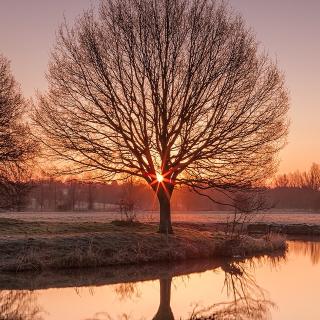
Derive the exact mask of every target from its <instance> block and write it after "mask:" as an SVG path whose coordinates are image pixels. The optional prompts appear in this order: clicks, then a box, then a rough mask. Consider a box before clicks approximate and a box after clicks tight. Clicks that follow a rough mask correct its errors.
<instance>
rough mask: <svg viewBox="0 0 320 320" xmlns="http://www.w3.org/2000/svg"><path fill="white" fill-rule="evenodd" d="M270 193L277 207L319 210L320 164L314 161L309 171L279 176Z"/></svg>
mask: <svg viewBox="0 0 320 320" xmlns="http://www.w3.org/2000/svg"><path fill="white" fill-rule="evenodd" d="M268 193H269V198H271V199H272V201H273V202H274V205H275V207H276V208H279V209H286V208H288V209H292V208H294V209H302V210H305V209H308V210H314V211H319V210H320V165H319V164H316V163H314V164H312V166H311V168H310V169H309V171H304V172H300V171H295V172H293V173H289V174H282V175H279V176H277V177H276V178H275V180H274V187H273V188H272V189H271V190H269V192H268Z"/></svg>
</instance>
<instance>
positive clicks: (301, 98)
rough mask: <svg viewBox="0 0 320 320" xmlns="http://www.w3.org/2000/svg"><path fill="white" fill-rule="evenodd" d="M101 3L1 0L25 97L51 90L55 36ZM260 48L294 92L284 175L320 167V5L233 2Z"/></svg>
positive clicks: (5, 40)
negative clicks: (49, 76)
mask: <svg viewBox="0 0 320 320" xmlns="http://www.w3.org/2000/svg"><path fill="white" fill-rule="evenodd" d="M95 3H96V0H0V53H2V54H3V55H5V56H6V57H7V58H9V59H10V60H11V67H12V70H13V73H14V76H15V77H16V80H17V81H18V82H19V83H20V84H21V88H22V91H23V93H24V95H25V96H26V97H33V96H34V95H35V92H36V90H40V91H43V90H45V89H46V85H47V84H46V80H45V72H46V70H47V64H48V59H49V55H50V50H51V49H52V47H53V46H54V42H55V33H56V31H57V28H58V26H59V25H60V23H61V22H62V21H63V19H64V17H65V18H66V19H67V21H68V22H70V23H72V21H73V20H74V19H75V18H76V17H77V16H78V15H79V14H81V13H82V12H83V11H84V10H85V9H86V8H89V7H90V6H91V5H92V4H93V5H94V4H95ZM229 3H230V5H231V6H232V7H233V9H234V10H235V11H236V12H238V13H240V14H241V15H242V16H243V17H244V19H245V20H246V22H247V25H248V26H249V27H251V28H252V29H253V30H254V32H255V34H256V37H257V39H258V40H259V42H260V43H261V48H262V49H263V50H265V51H267V52H268V54H269V55H270V57H271V58H272V59H275V60H277V62H278V65H279V68H280V69H281V70H282V71H283V72H284V74H285V77H286V84H287V88H288V90H289V92H290V106H291V108H290V112H289V117H290V122H291V125H290V133H289V136H288V144H287V146H286V147H285V148H284V149H283V150H282V151H281V153H280V154H279V160H280V167H279V171H280V172H281V173H284V172H290V171H294V170H305V169H308V168H309V167H310V165H311V164H312V163H313V162H317V163H320V40H319V39H320V38H319V35H320V1H319V0H268V1H266V0H229Z"/></svg>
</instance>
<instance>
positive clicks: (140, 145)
mask: <svg viewBox="0 0 320 320" xmlns="http://www.w3.org/2000/svg"><path fill="white" fill-rule="evenodd" d="M47 77H48V81H49V90H48V92H47V93H46V94H43V95H42V96H40V97H39V104H38V107H37V108H36V116H35V120H36V123H37V125H38V127H39V129H40V132H39V134H40V135H41V136H42V140H43V142H44V144H45V145H46V146H47V149H49V150H51V151H53V153H54V154H55V155H56V156H58V158H60V159H63V160H64V161H67V162H70V163H71V164H72V166H70V165H69V164H67V162H63V166H64V167H65V169H66V168H67V169H66V171H68V172H70V170H71V169H72V172H73V173H79V172H84V171H91V172H96V174H97V176H99V177H100V178H102V177H103V178H104V179H106V180H108V179H115V178H120V177H124V176H135V177H138V178H141V179H144V180H145V181H146V182H147V183H148V184H149V185H150V186H151V187H152V189H153V190H154V191H155V193H156V196H157V197H158V199H159V203H160V232H172V228H171V218H170V198H171V195H172V193H173V191H174V188H175V186H176V185H179V184H185V185H189V186H190V187H192V188H195V189H197V190H198V191H199V192H201V190H202V189H205V188H217V189H221V190H231V189H234V188H248V187H250V186H253V185H256V184H258V183H260V182H261V181H262V180H263V179H265V178H266V177H267V176H269V175H270V174H271V173H272V172H273V171H274V168H275V161H274V159H275V155H276V154H277V152H278V150H279V149H280V148H281V147H282V146H283V144H284V139H285V136H286V133H287V118H286V117H287V110H288V97H287V92H286V89H285V88H284V79H283V75H282V74H281V72H279V70H278V68H277V65H276V64H275V63H274V62H272V61H271V60H270V59H269V58H268V56H267V55H266V54H264V53H262V52H261V51H260V49H259V48H258V44H257V41H256V40H255V37H254V35H253V33H252V32H251V31H250V29H248V28H247V27H246V26H245V23H244V21H243V19H242V18H241V17H239V16H238V15H236V14H234V13H233V12H232V10H231V9H229V7H228V6H227V5H225V4H223V3H220V2H217V1H214V0H170V1H169V0H151V1H150V0H105V1H101V2H100V6H99V9H98V10H94V9H92V10H89V11H87V12H85V13H84V14H83V15H82V16H81V17H80V18H79V19H78V20H77V21H76V23H75V24H74V26H68V24H67V23H64V24H63V25H62V26H61V28H60V32H59V33H58V37H57V43H56V46H55V49H54V50H53V53H52V57H51V61H50V65H49V72H48V75H47Z"/></svg>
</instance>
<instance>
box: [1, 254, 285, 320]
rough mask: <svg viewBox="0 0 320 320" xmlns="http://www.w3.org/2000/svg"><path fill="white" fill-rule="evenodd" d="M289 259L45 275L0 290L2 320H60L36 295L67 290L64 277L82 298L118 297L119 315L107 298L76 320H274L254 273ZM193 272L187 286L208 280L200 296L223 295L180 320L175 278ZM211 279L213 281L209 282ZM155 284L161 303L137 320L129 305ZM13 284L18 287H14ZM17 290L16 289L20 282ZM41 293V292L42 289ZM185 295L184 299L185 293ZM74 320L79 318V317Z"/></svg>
mask: <svg viewBox="0 0 320 320" xmlns="http://www.w3.org/2000/svg"><path fill="white" fill-rule="evenodd" d="M284 259H285V257H284V256H275V257H262V258H254V259H247V260H238V261H219V262H217V261H209V262H201V263H200V262H194V263H192V264H189V265H171V266H163V267H159V266H153V267H151V266H150V267H145V269H143V267H140V269H143V270H142V272H141V270H139V269H137V268H136V269H134V268H132V267H130V268H124V269H121V268H116V269H115V271H114V272H115V273H113V272H112V270H110V269H108V273H106V271H105V270H104V271H102V274H101V275H98V274H97V272H98V271H97V272H96V273H95V274H94V275H92V276H90V275H89V274H87V275H86V276H83V273H82V277H81V278H80V277H75V276H74V275H70V276H68V277H67V276H66V275H63V276H62V277H61V278H55V279H52V278H50V279H49V277H48V276H41V278H40V279H38V280H37V281H34V279H33V282H32V284H30V283H28V282H27V281H26V280H25V279H24V282H21V289H25V288H26V287H28V288H30V287H32V288H33V289H34V290H30V291H29V290H21V291H20V290H2V291H0V319H6V320H31V319H33V320H45V319H56V320H58V319H59V318H58V317H57V316H55V317H54V316H51V317H49V314H50V312H43V311H42V309H43V310H45V311H47V310H46V307H47V308H48V305H46V304H43V305H41V303H40V302H39V301H37V297H38V295H40V296H41V295H44V294H45V293H46V291H47V290H45V289H47V288H48V287H50V286H52V284H55V285H54V286H55V287H60V288H63V287H64V286H63V280H62V279H65V281H66V286H68V287H69V288H70V286H73V287H74V294H76V295H79V296H81V295H82V290H89V291H90V295H92V296H93V297H94V299H97V300H99V299H100V298H101V296H99V295H100V293H101V292H102V291H100V293H99V292H98V293H97V291H99V290H98V288H102V289H103V288H106V289H108V288H110V287H112V289H111V290H109V291H108V293H110V292H111V294H112V295H113V299H114V298H115V297H116V299H115V300H113V301H116V302H115V303H117V304H118V306H117V311H115V309H114V306H115V305H113V304H112V303H111V304H109V307H108V306H107V305H106V301H107V300H108V299H106V298H104V297H103V296H102V300H101V301H104V300H105V299H106V301H104V302H102V303H101V305H99V310H96V313H92V314H93V316H91V317H88V316H87V315H86V316H84V314H83V315H82V314H81V317H78V318H77V319H78V320H80V319H86V320H102V319H103V320H107V319H108V320H119V319H121V320H128V319H132V320H133V319H147V318H149V319H153V320H174V319H176V320H178V319H184V320H196V319H201V320H205V319H215V320H232V319H233V320H235V319H237V320H253V319H255V320H259V319H260V320H263V319H267V318H268V317H270V314H271V310H272V309H274V308H275V303H274V302H272V301H271V300H270V299H269V298H268V294H267V292H266V291H265V290H264V289H263V288H262V287H261V286H260V285H259V284H258V283H257V281H256V277H255V273H254V271H255V268H257V267H258V266H260V265H263V266H266V265H269V267H270V268H272V269H273V268H277V267H278V266H279V265H280V264H281V263H282V262H284V261H285V260H284ZM155 270H156V271H155ZM207 270H211V271H210V277H208V274H207V273H206V272H209V271H207ZM212 271H213V272H214V275H217V276H219V277H221V278H222V280H223V281H222V282H221V284H222V287H219V288H218V287H217V283H216V282H215V281H213V280H214V279H215V278H212V277H211V275H212ZM201 272H202V273H201ZM192 273H193V275H190V277H184V278H183V279H184V282H185V285H186V287H188V285H189V280H190V279H192V278H194V277H195V276H196V275H201V274H204V279H203V280H201V281H202V282H200V281H199V284H200V286H199V287H198V286H197V287H194V293H195V295H197V293H201V290H202V287H201V285H205V286H207V287H208V288H209V290H210V288H211V291H212V292H215V291H218V292H219V291H220V292H221V294H220V296H219V295H217V296H215V298H210V297H211V294H210V291H208V294H207V296H210V297H209V298H210V299H211V300H209V301H210V302H209V303H208V302H205V304H204V305H200V304H198V305H196V306H194V305H193V306H192V305H190V303H189V310H184V313H182V316H181V314H179V313H178V311H177V305H176V304H175V305H174V307H172V306H171V304H172V299H174V298H175V296H174V295H175V294H177V292H176V290H175V291H172V287H173V283H175V281H176V280H180V281H181V277H182V276H185V275H189V274H192ZM199 273H201V274H199ZM73 277H74V278H73ZM90 277H92V278H90ZM124 278H125V280H126V281H125V282H121V279H122V280H123V279H124ZM72 279H73V280H72ZM94 279H95V280H94ZM156 279H157V280H156ZM206 279H211V280H210V283H209V282H208V281H207V280H206ZM212 279H213V280H212ZM144 280H147V282H141V281H144ZM150 280H151V281H158V283H159V292H158V294H155V295H154V296H152V301H153V300H155V299H159V300H157V302H156V305H155V306H154V308H153V307H152V310H151V312H152V314H150V315H148V317H147V318H146V317H145V316H144V314H143V315H142V317H141V316H137V315H136V314H134V313H132V311H130V310H127V309H126V308H127V306H128V304H125V303H126V302H128V301H129V302H130V301H134V300H139V301H140V300H142V301H143V300H145V299H146V292H147V290H145V287H143V286H145V283H150ZM30 281H31V280H30ZM94 281H96V282H94ZM3 283H4V282H3V281H2V282H1V281H0V287H1V286H2V287H4V286H5V285H3ZM8 283H10V282H8ZM151 283H153V282H151ZM11 285H12V286H13V284H11ZM95 285H96V286H99V287H96V288H97V290H93V289H92V287H91V286H95ZM15 286H17V280H16V283H15ZM79 286H82V289H79ZM85 288H88V289H85ZM181 288H182V290H183V286H182V285H180V287H179V290H180V289H181ZM39 289H42V290H40V291H39ZM59 290H65V289H59ZM69 290H70V289H69ZM221 290H222V291H221ZM59 292H61V291H59ZM58 294H59V293H58V292H57V293H56V296H54V297H55V298H58ZM181 295H183V292H182V293H181ZM157 296H159V298H157ZM109 301H110V297H109ZM190 302H193V301H190ZM42 303H43V301H42ZM88 304H89V302H88ZM142 305H143V304H142ZM122 306H123V307H122ZM80 308H81V306H80ZM101 308H102V309H101ZM107 308H108V309H107ZM103 309H104V310H103ZM119 310H120V311H119ZM139 311H141V313H143V312H144V310H141V309H140V310H139ZM180 312H181V310H180ZM72 319H75V317H73V318H72ZM59 320H60V319H59Z"/></svg>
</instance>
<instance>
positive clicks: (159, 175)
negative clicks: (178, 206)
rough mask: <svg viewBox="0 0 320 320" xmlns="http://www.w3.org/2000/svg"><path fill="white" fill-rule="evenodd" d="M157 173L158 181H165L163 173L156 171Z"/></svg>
mask: <svg viewBox="0 0 320 320" xmlns="http://www.w3.org/2000/svg"><path fill="white" fill-rule="evenodd" d="M156 175H157V180H158V182H159V183H161V182H162V181H163V175H162V174H160V173H158V172H157V173H156Z"/></svg>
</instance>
